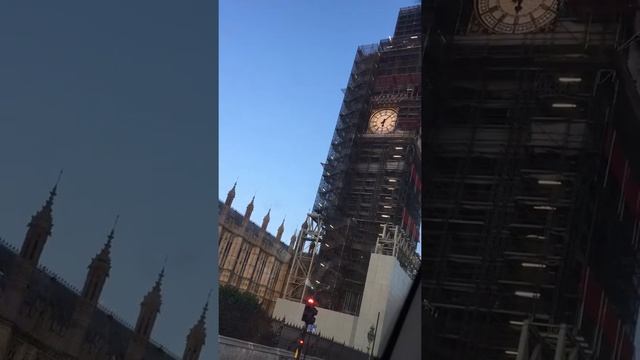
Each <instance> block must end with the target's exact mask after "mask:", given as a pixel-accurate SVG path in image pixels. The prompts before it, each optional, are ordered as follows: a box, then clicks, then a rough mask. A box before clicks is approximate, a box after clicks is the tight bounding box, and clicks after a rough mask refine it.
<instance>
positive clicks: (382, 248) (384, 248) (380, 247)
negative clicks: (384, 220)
mask: <svg viewBox="0 0 640 360" xmlns="http://www.w3.org/2000/svg"><path fill="white" fill-rule="evenodd" d="M375 253H376V254H380V255H387V256H393V257H394V258H396V259H398V263H399V264H400V266H401V267H402V268H403V269H404V270H405V271H406V273H407V275H409V277H410V278H411V279H414V278H415V276H416V274H417V273H418V268H419V267H420V258H419V257H418V256H417V254H416V252H415V244H414V242H413V241H412V240H411V238H410V237H409V236H408V235H407V234H406V233H405V232H404V231H403V230H402V228H400V226H398V225H396V226H390V225H389V224H384V226H383V227H382V234H381V235H380V236H379V237H378V240H377V241H376V248H375Z"/></svg>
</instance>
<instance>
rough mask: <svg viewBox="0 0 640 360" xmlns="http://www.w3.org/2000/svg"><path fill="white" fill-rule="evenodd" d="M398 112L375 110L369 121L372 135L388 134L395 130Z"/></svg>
mask: <svg viewBox="0 0 640 360" xmlns="http://www.w3.org/2000/svg"><path fill="white" fill-rule="evenodd" d="M397 123H398V112H397V111H395V110H393V109H380V110H375V111H374V112H373V114H372V115H371V118H370V119H369V130H371V132H372V133H374V134H388V133H390V132H392V131H393V130H394V129H395V128H396V124H397Z"/></svg>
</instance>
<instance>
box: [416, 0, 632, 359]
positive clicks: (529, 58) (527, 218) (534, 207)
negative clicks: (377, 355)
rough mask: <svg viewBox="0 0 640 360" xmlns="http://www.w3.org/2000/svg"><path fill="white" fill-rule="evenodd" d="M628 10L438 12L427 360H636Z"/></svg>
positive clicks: (568, 7)
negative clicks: (634, 358)
mask: <svg viewBox="0 0 640 360" xmlns="http://www.w3.org/2000/svg"><path fill="white" fill-rule="evenodd" d="M633 2H634V3H635V1H633ZM631 3H632V2H631V1H625V0H611V1H595V0H593V1H592V0H462V1H450V0H433V1H431V6H430V7H429V9H427V12H428V14H429V15H430V16H429V18H430V20H429V23H428V29H427V34H428V39H427V41H426V48H425V55H424V64H423V69H424V71H425V84H427V86H425V102H424V114H425V118H424V122H423V131H424V149H425V151H424V154H423V158H424V165H423V168H424V173H425V179H424V181H425V184H424V188H425V191H424V198H423V228H424V229H425V230H424V235H425V238H424V247H423V286H424V287H423V296H424V303H425V304H426V305H428V306H425V309H426V310H425V313H424V316H423V323H424V326H425V327H424V328H425V331H424V332H423V336H424V341H423V344H424V346H425V349H424V352H425V353H426V354H429V358H430V359H432V360H445V359H446V360H463V359H464V360H466V359H475V360H496V359H504V360H507V359H556V360H559V359H562V360H566V359H625V360H631V359H632V358H633V352H634V346H633V339H634V337H635V331H636V330H635V327H636V320H637V316H638V310H639V305H640V297H639V295H638V294H639V293H640V292H639V290H640V289H639V285H638V284H639V281H638V277H637V274H638V273H640V272H639V271H638V270H640V266H639V261H638V259H639V257H638V254H639V252H638V249H639V248H640V246H639V245H640V242H639V241H638V240H639V231H638V229H640V190H639V189H640V185H639V184H640V158H639V157H638V155H635V154H637V153H640V152H638V151H637V149H638V147H637V137H638V135H640V126H639V125H638V124H640V107H639V106H638V105H637V104H638V103H640V97H639V96H638V93H637V91H636V90H635V89H636V86H635V83H634V81H633V79H632V77H631V76H630V71H629V68H628V66H627V63H628V61H627V59H628V56H629V49H633V48H636V47H637V44H636V43H635V40H634V39H635V38H636V36H635V35H633V34H634V31H633V29H632V25H633V23H634V21H633V20H634V19H633V16H634V13H632V12H630V11H628V9H629V5H631ZM636 50H637V49H636Z"/></svg>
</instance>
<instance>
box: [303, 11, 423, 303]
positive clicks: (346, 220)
mask: <svg viewBox="0 0 640 360" xmlns="http://www.w3.org/2000/svg"><path fill="white" fill-rule="evenodd" d="M420 19H421V12H420V6H414V7H409V8H404V9H401V10H400V12H399V15H398V20H397V23H396V27H395V31H394V34H393V36H390V37H389V38H388V39H386V40H383V41H381V42H379V43H377V44H373V45H365V46H360V47H359V48H358V50H357V53H356V58H355V61H354V64H353V68H352V71H351V75H350V77H349V81H348V84H347V87H346V88H345V89H344V90H343V92H344V94H345V96H344V101H343V104H342V108H341V109H340V114H339V116H338V122H337V124H336V128H335V132H334V135H333V138H332V141H331V145H330V148H329V154H328V156H327V160H326V162H325V163H323V172H322V177H321V181H320V186H319V188H318V193H317V196H316V200H315V203H314V212H315V213H317V214H319V215H320V216H321V217H322V219H323V222H324V224H325V229H326V233H325V234H324V236H323V239H322V244H321V245H320V246H321V248H320V250H319V252H318V255H317V261H316V262H315V263H314V264H315V265H314V268H313V274H312V276H311V279H312V284H310V285H311V286H310V287H311V289H310V291H311V292H312V293H313V294H314V296H315V297H316V298H317V299H318V301H319V303H321V304H322V307H323V308H329V309H332V310H336V311H340V312H345V313H349V314H355V315H357V314H358V313H359V309H360V302H361V300H362V294H363V291H364V283H365V280H366V276H367V270H368V264H369V258H370V256H371V254H372V253H373V252H374V251H375V245H376V241H377V239H378V237H379V236H380V235H381V233H382V230H383V225H385V224H388V225H392V226H398V227H399V228H400V229H401V230H402V234H403V236H404V237H405V238H406V239H407V243H408V244H409V247H410V248H411V250H410V251H411V252H413V251H415V250H416V248H417V243H418V239H419V223H420V221H419V219H420V191H421V180H420V174H421V172H420V164H421V160H420V154H421V151H420V141H419V139H420V124H421V118H420V116H421V114H420V101H421V96H422V94H421V93H422V90H421V87H420V80H421V68H420V63H421V55H422V54H421V48H422V47H421V44H422V39H423V36H422V31H421V30H422V29H421V21H420ZM314 261H315V260H314Z"/></svg>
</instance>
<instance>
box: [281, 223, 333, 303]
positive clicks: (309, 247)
mask: <svg viewBox="0 0 640 360" xmlns="http://www.w3.org/2000/svg"><path fill="white" fill-rule="evenodd" d="M324 233H325V231H324V225H323V221H322V218H321V216H320V215H319V214H317V213H310V214H307V218H306V219H305V222H304V223H303V224H302V228H301V229H300V232H299V233H298V237H297V238H296V240H295V243H294V244H293V246H292V249H293V257H292V260H291V268H290V269H289V274H288V276H287V283H286V285H285V288H284V292H283V294H284V298H285V299H289V300H292V301H296V302H304V298H305V296H307V295H308V292H307V288H310V289H311V290H313V284H312V283H311V281H312V280H311V274H312V269H313V267H314V265H315V262H314V260H316V255H317V254H318V250H319V249H320V246H322V239H323V236H324Z"/></svg>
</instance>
